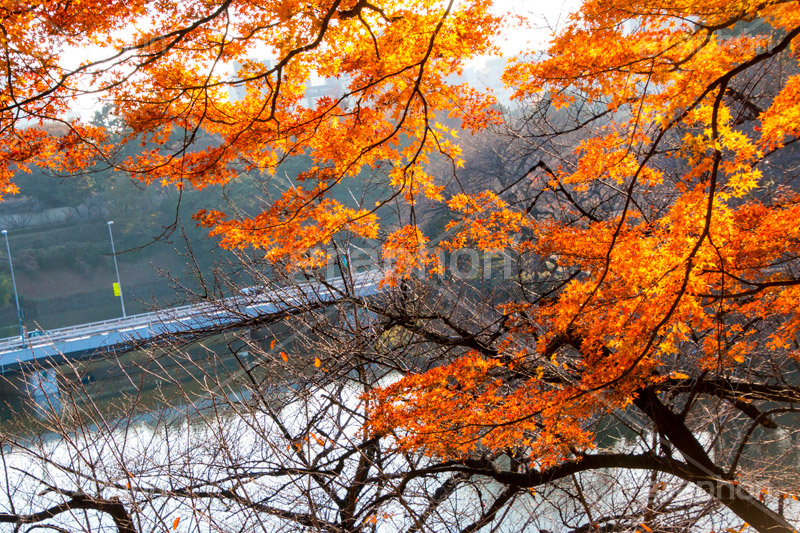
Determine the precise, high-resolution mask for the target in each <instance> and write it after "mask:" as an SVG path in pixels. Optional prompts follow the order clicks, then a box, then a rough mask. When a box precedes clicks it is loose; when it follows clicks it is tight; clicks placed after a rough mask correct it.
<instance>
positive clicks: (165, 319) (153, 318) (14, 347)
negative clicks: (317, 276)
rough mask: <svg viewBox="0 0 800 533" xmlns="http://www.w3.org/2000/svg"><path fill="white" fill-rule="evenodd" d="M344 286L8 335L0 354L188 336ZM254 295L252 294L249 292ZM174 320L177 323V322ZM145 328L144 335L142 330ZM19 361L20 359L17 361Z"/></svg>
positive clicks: (373, 280)
mask: <svg viewBox="0 0 800 533" xmlns="http://www.w3.org/2000/svg"><path fill="white" fill-rule="evenodd" d="M382 279H383V275H382V274H381V273H380V272H378V271H368V272H363V273H360V274H356V275H354V276H353V287H352V289H353V290H359V291H363V290H364V289H367V288H369V287H373V288H374V290H371V292H370V291H368V292H370V293H372V292H375V290H377V287H378V285H379V283H380V281H381V280H382ZM344 287H345V283H344V281H343V280H342V279H341V278H336V279H329V280H325V282H324V283H322V282H308V283H301V284H299V285H295V286H291V287H277V288H273V289H267V287H264V292H259V293H258V294H248V295H236V296H231V297H229V298H225V299H221V300H219V301H209V302H201V303H198V304H190V305H183V306H179V307H172V308H167V309H162V310H158V311H154V312H150V313H140V314H136V315H131V316H127V317H120V318H112V319H108V320H101V321H98V322H90V323H87V324H80V325H75V326H69V327H65V328H57V329H52V330H48V331H45V332H44V334H43V335H41V336H36V337H29V338H26V339H25V341H26V342H25V345H23V343H22V342H21V337H8V338H5V339H0V355H2V354H6V355H8V354H10V353H12V352H18V353H22V352H30V357H27V356H26V357H25V358H35V357H36V352H41V351H42V349H45V348H52V347H55V343H59V344H64V343H69V342H71V341H74V340H76V339H83V338H87V337H95V336H99V335H112V334H113V333H115V332H125V331H128V330H140V331H137V332H136V333H132V335H131V337H137V336H139V337H142V336H154V335H158V334H162V333H178V332H183V331H184V330H186V331H185V332H186V333H189V332H191V331H192V330H193V329H199V328H200V327H208V326H211V325H214V324H216V325H222V324H225V323H230V322H232V321H235V320H236V319H237V318H242V316H243V315H245V316H257V315H258V314H259V313H262V312H265V310H266V308H267V307H269V306H273V307H275V309H274V310H277V308H278V307H282V306H283V307H286V306H291V305H295V304H296V303H297V301H298V300H299V299H301V298H303V297H306V298H314V299H316V300H327V299H329V298H331V296H336V294H335V293H337V292H346V291H344ZM253 292H256V291H253ZM176 322H178V323H179V324H178V325H175V323H176ZM143 328H147V329H148V331H141V330H142V329H143ZM47 351H52V350H47ZM18 360H22V358H18Z"/></svg>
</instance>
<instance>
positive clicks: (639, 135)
mask: <svg viewBox="0 0 800 533" xmlns="http://www.w3.org/2000/svg"><path fill="white" fill-rule="evenodd" d="M490 4H491V3H490V2H489V1H488V0H474V1H470V2H450V3H446V2H432V1H429V0H408V1H403V0H398V1H386V2H383V1H380V2H379V1H377V0H376V1H375V2H372V3H370V2H366V1H364V0H358V1H357V2H355V1H340V0H328V1H325V2H303V1H298V0H263V1H255V0H252V1H247V0H223V1H217V2H158V3H153V2H149V1H144V0H136V1H126V2H109V1H103V2H94V1H84V2H46V3H42V4H29V3H26V2H13V1H12V2H6V3H5V4H4V5H3V6H2V8H1V9H2V11H3V20H4V23H3V24H4V27H5V28H13V29H14V31H11V32H8V31H7V32H5V33H4V35H3V37H2V43H1V45H2V46H3V47H4V50H5V55H6V58H7V59H6V61H5V62H4V65H3V68H4V69H5V75H4V79H5V81H4V84H3V86H2V94H3V101H2V108H0V123H1V124H2V135H3V141H4V142H3V148H2V152H0V158H1V159H2V165H0V169H2V172H3V174H2V175H0V184H1V185H2V187H3V190H4V191H5V192H6V193H8V192H13V190H14V186H13V184H12V182H11V178H12V174H13V172H14V171H15V170H16V169H18V168H23V169H24V167H25V165H27V164H30V163H35V162H37V161H46V162H47V163H48V164H50V165H52V166H54V167H56V168H58V169H62V170H65V171H69V170H74V169H79V168H81V166H85V165H87V164H88V162H89V160H90V159H91V158H101V159H105V160H111V158H112V155H113V149H112V147H109V146H107V145H105V144H104V134H103V132H102V131H101V130H98V129H96V128H91V127H88V126H85V125H82V124H81V123H80V122H70V127H71V131H70V133H69V134H68V135H65V136H63V137H54V136H52V135H48V134H47V133H46V132H44V131H43V130H41V129H37V128H36V127H35V125H36V122H37V121H51V120H57V119H58V117H60V116H62V115H63V113H64V112H65V111H66V110H67V106H68V105H69V102H70V101H71V99H72V98H73V97H74V96H76V95H77V94H80V93H82V92H87V91H96V92H98V93H99V94H101V95H102V97H103V98H104V99H107V100H108V101H109V102H111V103H112V104H113V105H114V106H115V109H116V110H117V113H119V114H120V116H121V117H122V118H123V119H124V123H125V124H126V127H127V128H128V130H127V132H128V133H127V135H128V137H127V138H126V142H143V141H145V142H148V143H151V144H149V145H148V146H152V145H153V143H155V145H157V147H156V148H148V149H146V150H143V151H141V152H140V153H139V155H137V156H135V157H132V158H129V159H127V160H123V161H114V162H113V164H114V165H115V166H116V167H117V168H119V169H121V170H125V171H127V172H129V173H130V174H131V175H132V176H134V177H135V178H136V179H139V180H142V181H143V182H145V183H152V182H160V183H163V184H172V185H174V186H176V187H195V188H202V187H208V186H212V185H222V184H225V183H227V182H229V181H230V180H233V179H236V178H237V175H238V173H239V172H240V171H241V170H259V171H262V172H266V173H269V172H271V171H274V170H275V169H276V168H277V166H278V165H279V164H280V163H281V162H282V161H284V160H285V159H286V158H288V157H292V156H295V155H301V154H302V155H306V156H308V157H309V158H310V161H311V163H310V165H309V168H308V169H307V170H306V171H305V172H304V173H303V174H302V175H301V176H300V183H299V184H298V185H297V186H296V187H293V188H291V189H289V190H287V191H285V192H284V193H283V194H282V196H280V197H279V198H277V199H275V201H273V202H272V203H270V204H269V205H266V206H265V207H264V209H263V211H262V212H260V213H257V214H255V215H253V216H250V217H238V218H237V217H233V216H230V214H229V213H224V212H221V211H214V210H209V211H201V212H199V213H197V215H196V219H197V221H198V223H199V224H202V225H203V226H205V227H207V228H209V230H210V234H211V235H212V236H216V237H219V239H220V242H221V244H222V246H225V247H231V248H253V249H256V250H259V251H261V252H263V254H264V255H265V256H266V257H267V258H269V259H270V260H272V261H288V262H290V263H291V264H292V265H294V266H296V267H298V268H313V267H315V266H319V265H321V264H323V263H324V262H325V261H326V260H327V257H326V256H325V254H324V252H323V251H322V246H323V245H325V244H326V243H328V242H330V241H331V239H333V238H334V237H335V236H337V235H349V236H357V237H361V238H370V239H380V240H381V242H382V245H383V247H384V254H385V255H386V256H387V257H390V258H392V260H393V261H392V262H393V264H394V265H395V269H394V270H392V271H390V272H387V284H389V285H393V284H396V283H397V281H398V280H400V279H402V278H403V277H406V276H409V275H411V273H412V272H413V271H423V272H427V273H428V274H430V273H432V272H437V273H438V272H440V268H441V265H440V264H438V263H437V262H436V260H435V257H434V255H435V254H434V253H433V252H435V250H432V245H429V240H430V239H431V237H432V236H431V235H425V234H424V232H423V229H422V228H421V227H420V226H419V225H418V224H417V223H416V220H415V218H414V217H413V213H414V209H413V208H414V207H415V206H416V205H417V204H419V203H420V202H421V201H424V202H428V203H439V204H443V205H446V206H447V208H448V209H449V210H450V213H451V215H452V221H451V222H450V223H449V224H448V226H447V228H446V234H445V238H444V240H442V241H441V243H440V244H438V245H436V246H438V247H440V248H441V249H444V250H456V249H459V248H462V247H466V246H470V247H475V248H477V249H480V250H482V251H486V252H492V251H497V250H503V251H505V252H506V253H509V254H517V255H531V254H533V255H536V256H539V257H543V258H554V260H555V261H557V263H558V266H559V268H561V269H562V271H563V272H566V273H569V275H568V276H566V277H565V278H564V279H563V283H561V284H560V285H559V286H558V287H557V288H555V289H553V290H552V291H550V292H549V293H548V294H546V295H544V297H542V298H538V299H532V298H527V297H526V298H519V299H517V300H510V301H507V302H504V303H502V304H501V305H500V306H499V307H498V313H499V314H500V315H501V316H502V317H503V320H502V323H503V330H502V335H499V336H498V338H497V339H496V342H494V343H493V344H492V345H491V346H488V345H487V346H485V347H484V348H485V349H471V350H465V352H464V353H463V354H462V356H461V357H459V358H457V359H456V360H455V361H454V362H448V363H443V364H441V365H439V366H437V367H436V368H434V369H433V370H429V371H427V372H425V373H420V374H411V375H408V376H406V377H404V378H402V379H400V380H399V381H397V382H395V383H393V384H391V385H388V386H386V387H383V388H380V389H377V390H375V391H373V392H372V393H371V394H370V395H368V397H369V401H370V405H371V406H372V409H373V410H372V416H373V425H372V430H373V431H374V432H376V433H378V434H389V433H392V434H394V435H395V436H396V438H397V442H398V443H399V446H401V447H405V448H407V449H415V450H424V451H425V452H426V453H429V454H431V455H434V456H437V457H445V458H464V457H468V456H470V455H471V454H475V453H479V452H481V450H486V449H493V450H502V449H509V448H515V449H523V450H525V454H526V455H527V458H528V460H529V461H530V465H532V466H534V467H536V468H540V469H546V468H552V467H554V466H555V465H558V464H560V463H561V462H563V461H567V460H571V459H574V458H575V457H577V456H580V455H581V454H584V453H587V452H588V451H590V450H592V449H593V446H594V444H593V442H594V435H593V434H592V432H591V431H590V430H588V429H586V426H585V421H586V419H588V418H591V417H595V416H600V415H602V414H604V413H611V412H615V411H621V410H625V409H627V408H629V406H631V405H632V404H635V403H636V402H642V398H643V396H642V390H643V388H645V387H651V386H663V387H664V388H668V387H670V386H677V385H676V384H680V383H684V382H685V380H688V379H690V378H697V377H699V376H709V375H714V376H726V377H730V376H735V375H737V373H738V372H739V371H740V370H746V369H747V368H750V367H752V366H753V365H754V364H756V363H755V361H757V360H758V358H759V357H760V355H759V354H762V353H765V352H768V353H773V354H774V353H781V354H785V355H786V357H787V358H795V359H796V358H798V355H800V353H799V352H798V350H797V342H796V339H797V337H798V332H799V330H800V313H798V309H800V278H798V250H800V224H798V223H797V221H798V220H800V194H799V193H798V191H797V187H796V184H794V185H793V184H792V182H791V179H790V178H789V177H787V176H785V175H783V174H782V173H781V172H779V171H775V170H773V169H772V167H771V162H772V161H774V160H776V159H778V158H782V157H783V158H786V157H788V158H791V157H793V156H792V154H794V152H793V150H794V149H795V148H794V143H795V142H796V140H797V138H798V135H800V75H798V74H797V72H798V69H797V59H798V53H800V50H799V49H798V46H799V43H800V39H798V36H799V35H800V9H798V7H797V3H796V2H794V1H792V2H789V1H780V0H779V1H765V2H748V1H739V0H736V1H731V0H718V1H704V2H693V3H692V2H688V3H674V2H660V1H625V0H623V1H619V0H615V1H613V2H612V1H609V0H587V1H585V2H583V4H582V6H581V8H580V11H579V12H577V13H575V14H573V15H572V17H571V18H570V20H569V23H568V24H567V25H566V27H564V28H562V29H561V30H560V31H559V32H558V33H557V34H556V35H555V36H554V37H553V40H552V42H551V44H550V45H549V49H548V50H547V53H546V54H545V55H544V56H543V57H541V58H539V59H536V60H533V59H529V58H530V56H522V55H520V56H519V57H518V58H517V59H514V60H512V61H511V62H510V64H509V65H508V68H507V70H506V72H505V75H504V81H505V83H506V85H507V86H508V87H509V88H510V89H511V90H513V92H514V96H513V99H514V101H515V102H517V103H519V104H520V105H540V104H542V103H543V102H544V103H547V105H551V106H552V108H553V109H554V110H555V111H561V112H565V113H569V112H570V111H571V110H573V109H576V108H580V109H584V110H585V109H589V110H591V116H590V118H589V119H586V120H578V122H580V124H579V127H578V128H576V129H575V130H574V131H580V132H582V134H584V135H582V138H581V139H580V140H579V141H577V142H576V143H575V147H574V151H573V153H572V154H571V155H570V156H569V157H566V158H562V159H561V160H551V161H548V163H547V164H542V165H537V166H535V167H534V168H533V169H532V171H531V172H530V173H529V174H527V175H524V176H520V179H524V180H526V181H527V182H528V183H530V184H531V186H533V187H535V188H537V190H539V191H541V192H542V193H545V192H548V193H550V194H552V195H555V196H556V197H560V198H561V203H560V204H559V205H560V206H561V207H560V212H558V213H555V212H553V214H552V215H551V216H547V217H534V216H532V215H531V209H530V207H527V206H525V205H522V206H520V205H518V204H514V203H511V202H509V201H508V200H507V199H506V198H505V197H504V196H503V192H504V191H495V190H484V191H481V192H479V193H471V192H459V193H456V194H452V195H448V194H447V193H446V192H445V189H444V188H443V187H442V184H441V183H439V181H437V176H434V175H433V174H432V171H431V165H430V163H431V160H432V159H433V158H440V159H444V160H447V161H450V162H451V166H452V169H453V171H454V172H456V173H457V172H458V168H459V167H460V166H461V163H462V160H461V157H462V156H461V150H460V148H459V144H458V143H459V139H458V138H457V132H456V131H455V130H454V129H453V128H452V127H451V126H448V125H446V123H447V124H450V123H452V121H453V120H458V121H459V122H460V126H461V129H463V130H465V131H466V132H470V131H472V132H474V131H479V130H482V129H484V128H487V127H488V126H490V125H497V124H499V123H500V119H501V117H500V113H499V111H498V107H497V106H496V101H495V100H494V98H493V97H492V95H490V94H481V93H478V92H477V91H475V90H474V89H473V88H471V87H469V86H468V85H465V84H462V85H459V84H453V83H451V81H450V80H452V79H453V76H454V75H457V74H458V73H459V72H460V69H461V68H462V67H463V65H464V61H465V60H466V59H468V58H470V57H473V56H477V55H482V54H489V53H493V52H495V51H496V50H495V47H494V44H493V37H494V34H495V32H496V31H497V30H498V28H499V27H500V25H501V24H503V23H504V21H505V22H509V21H510V19H503V18H502V17H501V16H499V15H496V14H494V12H493V11H491V9H490V8H491V5H490ZM132 19H136V20H139V21H141V24H139V27H140V28H142V29H140V30H137V31H136V32H135V33H134V34H133V35H131V34H130V32H129V31H128V32H127V33H125V32H121V31H120V30H122V29H124V28H128V23H129V22H130V20H132ZM509 23H510V22H509ZM122 33H125V35H124V37H121V36H120V35H122ZM84 44H94V45H98V46H103V47H105V50H106V52H105V54H106V55H107V58H108V59H106V60H96V59H94V58H93V59H89V60H86V61H84V62H83V63H81V64H80V65H78V66H72V67H69V68H68V67H65V66H64V64H63V62H61V61H60V58H63V57H65V55H66V54H67V53H71V52H68V50H69V47H72V46H79V45H84ZM259 47H266V48H268V50H269V54H270V56H271V57H274V58H276V59H274V60H273V61H271V62H261V61H256V60H253V59H252V57H253V56H254V54H256V53H257V52H259ZM234 63H236V64H237V65H238V67H237V68H236V69H235V71H234V70H233V69H232V67H231V65H233V64H234ZM776 65H780V69H781V74H780V75H776V76H772V75H771V74H770V73H771V72H772V71H771V70H770V69H778V67H777V66H776ZM312 74H315V75H319V76H324V77H328V78H338V79H339V80H341V81H342V84H343V86H344V91H343V93H342V94H341V95H340V96H338V97H330V96H328V97H324V98H321V99H319V100H317V101H316V102H315V103H314V105H312V106H308V105H307V102H308V101H307V99H306V96H305V88H306V84H307V82H308V80H309V77H310V76H311V75H312ZM238 88H242V89H244V90H245V91H246V94H247V96H246V97H245V98H242V99H239V100H234V99H231V98H229V91H232V90H234V89H238ZM576 116H577V115H576ZM583 116H586V115H583ZM23 119H24V120H25V121H27V122H23ZM445 119H447V121H450V122H447V121H446V120H445ZM565 129H566V128H565ZM200 131H202V132H204V133H205V134H209V135H212V136H214V137H215V138H216V139H219V141H220V142H219V143H218V144H216V145H214V146H212V147H210V148H207V149H204V150H195V149H193V147H192V142H193V140H194V138H195V136H196V135H197V134H198V132H200ZM466 134H467V133H465V135H466ZM175 135H178V138H179V140H178V141H177V142H175V141H174V140H173V141H172V142H171V143H168V142H167V141H168V139H171V138H172V139H174V138H175ZM794 157H795V158H796V156H794ZM366 170H369V171H373V172H380V173H383V175H384V176H385V180H386V183H387V184H388V190H389V191H390V192H389V193H388V194H387V196H386V197H385V198H382V199H381V200H379V201H378V202H377V205H375V206H372V205H360V206H357V207H354V206H349V205H344V204H343V203H341V202H339V201H337V200H335V199H334V198H332V197H331V195H330V191H331V189H332V188H333V187H334V186H336V185H337V184H341V183H342V182H343V181H345V180H350V179H353V178H355V177H357V176H359V174H360V173H361V172H364V171H366ZM536 198H539V196H537V197H536ZM390 201H391V202H402V203H403V205H404V206H406V207H407V208H409V210H408V211H406V212H407V213H412V215H409V216H406V217H405V219H403V220H401V221H400V223H392V224H385V223H384V222H383V221H381V220H380V219H379V217H378V215H377V212H378V209H379V208H380V207H381V206H382V205H384V204H385V203H387V202H390ZM531 205H532V204H531ZM526 207H527V209H526ZM395 222H396V221H395ZM539 296H542V295H539ZM637 405H638V404H637ZM645 411H646V409H645Z"/></svg>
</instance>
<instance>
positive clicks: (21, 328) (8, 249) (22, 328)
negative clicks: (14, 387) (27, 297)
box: [2, 230, 25, 348]
mask: <svg viewBox="0 0 800 533" xmlns="http://www.w3.org/2000/svg"><path fill="white" fill-rule="evenodd" d="M2 233H3V237H5V239H6V252H8V268H9V270H11V285H12V286H13V287H14V302H15V303H16V304H17V321H18V322H19V336H20V338H21V339H22V347H23V348H24V347H25V326H23V325H22V309H20V308H19V295H17V280H16V279H14V264H13V263H12V262H11V247H10V246H9V245H8V230H3V231H2Z"/></svg>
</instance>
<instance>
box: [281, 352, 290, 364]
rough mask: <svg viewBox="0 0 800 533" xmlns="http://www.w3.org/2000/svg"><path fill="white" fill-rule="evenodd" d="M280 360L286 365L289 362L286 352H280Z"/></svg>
mask: <svg viewBox="0 0 800 533" xmlns="http://www.w3.org/2000/svg"><path fill="white" fill-rule="evenodd" d="M281 359H283V362H284V363H288V362H289V356H288V355H286V352H281Z"/></svg>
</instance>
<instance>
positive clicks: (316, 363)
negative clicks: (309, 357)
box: [314, 357, 322, 368]
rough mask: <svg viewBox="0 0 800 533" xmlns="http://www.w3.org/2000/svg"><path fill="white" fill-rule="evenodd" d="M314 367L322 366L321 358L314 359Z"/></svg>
mask: <svg viewBox="0 0 800 533" xmlns="http://www.w3.org/2000/svg"><path fill="white" fill-rule="evenodd" d="M314 366H315V367H317V368H319V367H320V366H322V361H320V360H319V357H315V358H314Z"/></svg>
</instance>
